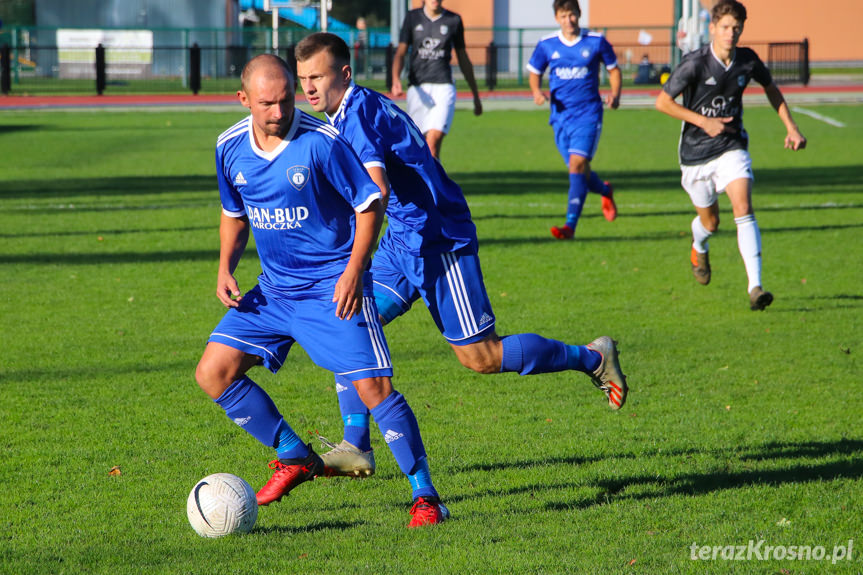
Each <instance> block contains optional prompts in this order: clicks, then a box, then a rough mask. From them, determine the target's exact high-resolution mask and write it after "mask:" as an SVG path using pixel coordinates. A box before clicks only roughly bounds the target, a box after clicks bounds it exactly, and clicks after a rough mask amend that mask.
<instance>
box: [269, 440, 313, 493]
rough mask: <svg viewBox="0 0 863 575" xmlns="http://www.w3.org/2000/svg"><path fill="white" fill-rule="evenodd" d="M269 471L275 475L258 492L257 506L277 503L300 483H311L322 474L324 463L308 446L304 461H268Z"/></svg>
mask: <svg viewBox="0 0 863 575" xmlns="http://www.w3.org/2000/svg"><path fill="white" fill-rule="evenodd" d="M270 469H274V470H275V473H273V476H272V477H270V480H269V481H267V484H266V485H264V486H263V487H262V488H261V490H260V491H258V493H257V499H258V505H269V504H270V503H272V502H273V501H278V500H279V499H281V498H282V497H284V496H285V495H287V494H288V492H289V491H290V490H291V489H293V488H294V487H296V486H297V485H299V484H300V483H305V482H306V481H312V480H313V479H314V478H315V476H316V475H321V474H323V473H324V462H323V461H322V460H321V458H320V456H319V455H318V454H317V453H315V452H314V450H312V446H311V444H309V454H308V455H307V456H306V457H305V458H304V459H274V460H272V461H270Z"/></svg>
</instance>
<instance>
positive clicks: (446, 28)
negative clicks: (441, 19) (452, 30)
mask: <svg viewBox="0 0 863 575" xmlns="http://www.w3.org/2000/svg"><path fill="white" fill-rule="evenodd" d="M447 32H449V26H447V25H446V24H441V25H440V33H441V34H443V35H444V36H446V33H447Z"/></svg>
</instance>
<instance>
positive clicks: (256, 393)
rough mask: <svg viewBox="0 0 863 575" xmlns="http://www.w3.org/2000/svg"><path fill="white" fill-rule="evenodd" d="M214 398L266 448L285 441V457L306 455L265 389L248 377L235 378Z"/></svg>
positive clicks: (228, 414)
mask: <svg viewBox="0 0 863 575" xmlns="http://www.w3.org/2000/svg"><path fill="white" fill-rule="evenodd" d="M214 401H215V402H216V403H217V404H218V405H219V406H220V407H221V408H222V409H224V410H225V413H226V414H227V416H228V417H230V418H231V419H232V420H233V421H234V423H236V424H237V425H239V426H240V427H242V428H243V429H244V430H245V431H246V433H248V434H249V435H251V436H252V437H254V438H255V439H257V440H258V441H260V442H261V443H263V444H264V445H266V446H267V447H275V448H278V449H282V445H283V444H284V453H286V454H288V456H287V457H284V459H292V458H295V457H296V458H302V457H305V456H307V455H308V454H309V451H308V448H307V447H306V445H304V444H303V442H302V441H300V438H299V437H298V436H297V434H296V433H294V430H292V429H291V427H290V426H289V425H288V424H287V423H286V422H285V420H284V418H282V415H281V414H280V413H279V410H278V408H276V404H275V403H273V400H272V399H270V396H269V395H267V392H265V391H264V390H263V389H261V387H260V386H259V385H258V384H257V383H255V382H254V381H252V380H251V379H249V378H248V377H246V376H243V377H241V378H240V379H238V380H236V381H235V382H234V383H232V384H231V385H230V386H228V389H226V390H225V391H223V392H222V395H220V396H219V397H218V398H216V399H215V400H214ZM283 442H284V443H283ZM282 453H283V452H282V451H279V457H280V458H283V457H282Z"/></svg>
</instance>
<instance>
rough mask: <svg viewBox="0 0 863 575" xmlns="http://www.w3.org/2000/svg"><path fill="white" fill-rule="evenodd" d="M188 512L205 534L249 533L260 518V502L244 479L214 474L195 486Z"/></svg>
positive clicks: (196, 528)
mask: <svg viewBox="0 0 863 575" xmlns="http://www.w3.org/2000/svg"><path fill="white" fill-rule="evenodd" d="M186 515H188V517H189V523H191V524H192V528H193V529H194V530H195V531H196V532H197V533H198V535H200V536H201V537H222V536H223V535H230V534H231V533H248V532H249V531H251V530H252V527H254V526H255V521H256V520H257V519H258V501H257V499H256V498H255V492H254V491H253V490H252V487H251V485H249V484H248V483H246V482H245V480H243V479H242V478H240V477H237V476H236V475H231V474H230V473H214V474H212V475H208V476H206V477H205V478H203V479H202V480H200V481H199V482H198V483H197V484H196V485H195V487H194V488H192V492H191V493H189V499H188V500H187V501H186Z"/></svg>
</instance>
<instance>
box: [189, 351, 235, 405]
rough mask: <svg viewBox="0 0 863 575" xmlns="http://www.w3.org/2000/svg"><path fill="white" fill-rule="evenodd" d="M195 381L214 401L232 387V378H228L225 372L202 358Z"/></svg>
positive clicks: (196, 370) (196, 371)
mask: <svg viewBox="0 0 863 575" xmlns="http://www.w3.org/2000/svg"><path fill="white" fill-rule="evenodd" d="M195 381H196V382H197V383H198V386H199V387H200V388H201V389H202V390H203V391H204V392H205V393H206V394H207V395H209V396H210V397H212V398H213V399H216V398H217V397H219V396H220V395H221V394H222V392H223V391H225V390H226V389H227V388H228V386H230V385H231V378H230V377H228V376H227V373H226V372H225V370H223V369H219V367H218V366H217V365H216V364H215V363H214V362H213V361H212V360H210V359H208V358H206V357H204V358H201V361H199V362H198V366H197V367H196V368H195Z"/></svg>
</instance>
